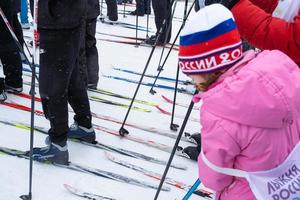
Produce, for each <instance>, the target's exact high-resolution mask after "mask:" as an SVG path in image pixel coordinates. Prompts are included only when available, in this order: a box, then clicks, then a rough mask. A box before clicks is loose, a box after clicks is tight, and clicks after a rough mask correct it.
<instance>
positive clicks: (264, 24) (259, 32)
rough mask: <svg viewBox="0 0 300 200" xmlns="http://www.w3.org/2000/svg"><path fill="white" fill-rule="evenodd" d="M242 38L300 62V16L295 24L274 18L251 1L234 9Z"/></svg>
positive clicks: (241, 1) (243, 2)
mask: <svg viewBox="0 0 300 200" xmlns="http://www.w3.org/2000/svg"><path fill="white" fill-rule="evenodd" d="M231 11H232V13H233V15H234V18H235V20H236V23H237V26H238V30H239V32H240V34H241V36H242V37H243V38H244V39H245V40H247V41H248V42H249V43H250V44H252V45H253V46H255V47H258V48H260V49H264V50H265V49H278V50H281V51H282V52H284V53H286V54H287V55H288V56H290V57H291V58H292V59H293V60H294V61H295V62H297V63H299V62H300V15H299V14H298V16H296V17H295V21H294V22H293V23H288V22H286V21H284V20H282V19H279V18H276V17H272V15H271V14H270V13H266V12H265V11H264V10H263V9H261V8H259V7H258V6H256V5H255V4H253V3H252V2H251V1H249V0H240V2H239V3H237V4H236V5H235V6H234V7H233V8H232V10H231Z"/></svg>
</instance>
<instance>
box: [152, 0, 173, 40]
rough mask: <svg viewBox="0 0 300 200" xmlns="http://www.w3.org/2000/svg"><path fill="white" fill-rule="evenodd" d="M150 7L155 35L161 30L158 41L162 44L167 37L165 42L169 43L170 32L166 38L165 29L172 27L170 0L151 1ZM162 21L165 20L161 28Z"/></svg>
mask: <svg viewBox="0 0 300 200" xmlns="http://www.w3.org/2000/svg"><path fill="white" fill-rule="evenodd" d="M152 6H153V11H154V15H155V19H154V20H155V25H156V29H157V33H158V32H159V30H160V29H161V28H163V30H162V34H161V36H160V38H159V41H160V42H164V40H165V38H166V37H167V42H169V41H170V39H171V31H170V33H169V34H168V36H167V29H168V28H167V27H168V26H171V27H172V22H171V20H170V17H171V12H172V7H171V2H170V0H152ZM164 20H166V25H165V26H164V27H163V22H164ZM170 30H172V28H170Z"/></svg>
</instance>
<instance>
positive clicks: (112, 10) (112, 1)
mask: <svg viewBox="0 0 300 200" xmlns="http://www.w3.org/2000/svg"><path fill="white" fill-rule="evenodd" d="M105 2H106V5H107V16H108V18H109V19H110V20H111V21H117V20H118V6H117V0H105Z"/></svg>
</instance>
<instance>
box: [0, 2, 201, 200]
mask: <svg viewBox="0 0 300 200" xmlns="http://www.w3.org/2000/svg"><path fill="white" fill-rule="evenodd" d="M189 5H191V4H189ZM126 9H127V10H133V9H135V8H134V7H132V6H130V7H129V6H128V7H126ZM119 10H120V11H121V10H123V6H119ZM103 12H104V13H106V9H104V10H103ZM183 12H184V2H183V1H181V2H178V3H177V9H176V13H175V16H177V17H182V16H183ZM152 13H153V12H152ZM135 20H136V18H135V16H128V15H127V17H126V18H123V15H121V14H119V21H121V22H126V23H131V24H135ZM146 21H147V17H146V16H145V17H139V25H141V26H146ZM149 23H150V24H149V26H150V27H151V29H152V31H155V30H156V29H155V24H154V19H153V18H150V20H149ZM180 25H181V23H180V22H178V20H175V21H174V22H173V29H172V38H173V39H174V37H175V36H176V33H177V31H178V30H179V27H180ZM97 31H98V32H103V33H108V34H109V33H113V34H117V35H124V36H132V37H135V30H132V29H127V28H124V27H121V26H118V25H107V24H103V23H101V22H100V21H98V23H97ZM32 34H33V32H32V29H31V30H30V31H28V30H25V31H24V35H32ZM149 35H150V34H149ZM96 36H97V38H107V39H119V40H129V41H135V40H131V39H122V38H117V37H113V36H108V35H100V34H97V35H96ZM138 37H146V32H143V31H139V32H138ZM173 39H172V40H171V41H173ZM176 43H178V41H177V42H176ZM97 48H98V53H99V63H100V74H99V78H100V80H99V84H98V88H103V89H108V90H110V91H113V92H116V93H120V94H122V95H126V96H132V95H133V93H134V91H135V89H136V85H135V84H131V83H127V82H122V81H118V80H113V79H108V78H104V77H103V76H101V73H103V74H109V75H115V76H125V77H127V78H131V79H135V80H139V76H137V75H132V74H124V73H123V72H118V71H116V70H113V69H112V67H113V66H128V69H129V70H134V71H137V72H142V71H143V69H144V67H145V64H146V61H147V59H148V56H149V54H150V51H151V48H149V47H143V46H140V47H134V46H132V45H127V44H119V43H111V42H105V41H100V40H98V43H97ZM161 50H162V48H161V47H158V48H157V49H156V51H155V52H154V55H153V58H152V60H151V62H150V65H149V68H148V70H147V73H148V74H157V71H156V69H157V66H158V63H159V58H160V54H161ZM167 51H168V49H166V51H165V55H166V52H167ZM177 55H178V52H177V51H173V52H171V54H170V58H169V59H168V61H167V63H166V65H165V68H164V71H163V72H162V73H161V75H162V76H166V77H175V76H176V68H177ZM29 60H31V59H29ZM0 74H1V75H2V74H3V73H2V69H1V70H0ZM23 79H24V80H26V81H30V77H27V76H23ZM180 79H181V80H188V78H187V77H186V76H184V75H183V74H180ZM144 80H145V81H147V82H153V79H152V78H146V77H145V79H144ZM157 83H159V84H165V85H169V86H174V83H170V82H166V81H162V80H158V81H157ZM29 89H30V88H29V86H28V85H24V92H25V93H28V92H29ZM149 89H150V88H149V87H146V86H141V87H140V90H139V93H138V95H137V99H141V100H147V101H151V102H155V103H158V104H159V105H161V106H163V107H164V108H166V109H168V110H170V111H171V109H172V106H171V104H169V103H166V102H165V101H164V100H163V99H162V98H161V97H160V95H162V94H163V95H167V96H168V97H170V98H172V97H173V92H172V91H169V90H165V89H159V88H155V90H156V91H157V94H156V95H151V94H150V93H149ZM37 92H38V91H37ZM93 95H94V96H99V97H105V98H106V99H111V100H114V101H118V102H121V103H126V104H129V103H130V102H129V101H128V100H125V99H120V98H115V97H111V96H104V95H101V94H97V93H93ZM177 96H178V101H179V102H185V103H186V104H189V102H190V101H191V96H190V95H186V94H181V93H178V94H177ZM8 99H9V100H12V101H14V102H17V103H21V104H25V105H27V106H30V100H27V99H24V98H20V97H18V96H15V95H10V94H9V95H8ZM90 104H91V109H92V112H95V113H101V114H104V115H109V116H113V117H115V118H118V119H121V120H123V119H124V116H125V114H126V111H127V108H122V107H117V106H112V105H107V104H102V103H99V102H94V101H90ZM134 105H137V106H142V107H145V108H148V109H152V112H150V113H145V112H140V111H135V110H131V111H130V115H129V117H128V119H127V121H128V122H134V123H138V124H140V125H143V124H144V125H147V126H153V127H157V128H161V129H164V130H168V128H169V124H170V117H169V116H167V115H163V114H160V113H159V112H155V108H154V107H151V106H147V105H143V104H138V103H135V104H134ZM36 109H38V110H42V107H41V104H40V103H38V102H36ZM0 110H1V119H2V120H3V119H7V120H10V121H11V120H14V121H18V122H23V123H27V124H29V123H30V113H28V112H25V111H20V110H17V109H13V108H9V107H6V106H3V105H0ZM186 110H187V109H186V108H183V107H180V106H178V107H176V113H178V114H180V115H185V113H186ZM192 116H193V117H194V118H198V119H199V111H197V110H194V111H193V112H192ZM72 118H73V114H72V113H69V124H71V123H72V122H73V120H72ZM182 121H183V120H182V119H180V118H175V120H174V122H175V123H176V124H179V125H181V123H182ZM93 123H94V124H99V125H101V126H105V127H108V128H111V129H115V130H119V128H120V125H118V124H115V123H111V122H108V121H103V120H100V119H96V118H93ZM35 125H36V126H42V127H47V128H48V127H49V123H48V121H47V120H46V119H45V118H44V117H38V116H35ZM125 128H126V129H127V130H129V132H130V134H131V135H132V136H138V137H142V138H145V139H151V140H156V141H158V142H159V143H163V144H166V145H168V146H173V145H174V143H175V140H174V139H171V138H169V137H164V136H160V135H157V134H152V133H147V132H146V131H142V130H139V129H134V128H130V127H126V126H125ZM185 130H186V131H188V132H190V133H193V132H199V130H200V124H199V123H195V122H192V121H191V122H189V123H188V124H187V127H186V129H185ZM170 132H171V131H170ZM174 134H176V133H174ZM29 136H30V134H29V131H28V130H24V129H20V128H17V127H13V126H8V125H4V124H0V146H3V147H9V148H14V149H19V150H22V151H25V150H28V149H29V141H30V140H29ZM44 140H45V135H44V134H40V133H38V132H35V135H34V146H35V147H38V146H44V145H45V144H44ZM97 140H98V141H100V142H102V143H104V144H110V145H113V146H117V147H119V148H123V149H128V150H132V151H136V152H139V153H144V154H145V155H149V156H152V157H156V158H159V159H163V160H166V161H167V160H168V159H169V156H170V154H169V153H166V152H163V151H160V150H158V149H154V148H151V147H148V146H145V145H143V144H139V143H136V142H132V141H129V140H123V139H122V138H118V137H115V136H111V135H108V134H106V133H101V132H100V131H97ZM180 145H181V146H184V147H185V146H187V145H191V144H189V143H186V142H181V143H180ZM68 148H69V153H70V160H71V161H72V162H76V163H79V164H83V165H86V166H90V167H93V168H98V169H103V170H106V171H111V172H115V173H119V174H124V175H126V176H130V177H133V178H136V179H139V180H143V181H146V182H150V183H155V184H157V185H158V184H159V181H156V180H153V179H151V178H149V177H147V176H145V175H142V174H140V173H138V172H135V171H133V170H131V169H127V168H125V167H122V166H120V165H117V164H114V163H113V162H111V161H109V160H108V159H106V157H105V155H104V151H103V150H101V149H97V148H93V147H89V146H86V145H82V144H79V143H75V142H71V141H68ZM118 156H119V157H122V159H123V160H127V161H128V162H131V163H133V164H135V165H139V166H141V167H143V168H145V169H148V170H151V171H154V172H156V173H160V174H162V173H163V171H164V169H165V166H162V165H158V164H154V163H150V162H147V161H143V160H139V159H135V158H130V157H126V156H122V155H119V154H118ZM173 162H174V163H180V164H182V165H185V166H187V167H188V170H186V171H183V170H178V169H174V168H170V170H169V173H168V177H172V178H173V179H174V180H177V181H180V182H183V183H186V184H188V185H192V184H193V183H194V182H195V180H196V178H197V174H198V169H197V163H196V162H193V161H189V160H187V159H185V158H181V157H178V156H175V157H174V161H173ZM0 163H1V164H0V171H1V172H0V177H1V178H0V200H14V199H19V196H20V195H23V194H27V193H28V182H29V180H28V172H29V161H28V160H26V159H20V158H16V157H13V156H8V155H4V154H0ZM64 183H67V184H70V185H73V186H74V187H77V188H79V189H81V190H83V191H86V192H91V193H94V194H98V195H101V196H107V197H111V198H115V199H120V200H140V199H141V198H143V200H150V199H153V198H154V195H155V193H156V190H153V189H146V188H141V187H137V186H134V185H130V184H126V183H120V182H116V181H112V180H109V179H106V178H101V177H97V176H93V175H89V174H84V173H79V172H76V171H71V170H67V169H63V168H59V167H55V166H52V165H46V164H41V163H36V162H34V165H33V186H32V194H33V199H34V200H53V199H55V200H73V199H81V198H80V197H76V196H74V195H73V194H71V193H70V192H68V191H67V190H66V189H65V188H64V186H63V184H64ZM184 195H185V191H182V190H180V189H178V188H175V187H173V186H171V191H170V192H163V191H162V192H161V193H160V196H159V199H163V200H172V199H173V200H174V199H181V198H182V197H183V196H184ZM190 199H191V200H201V199H204V198H201V197H199V196H196V195H193V196H192V197H191V198H190Z"/></svg>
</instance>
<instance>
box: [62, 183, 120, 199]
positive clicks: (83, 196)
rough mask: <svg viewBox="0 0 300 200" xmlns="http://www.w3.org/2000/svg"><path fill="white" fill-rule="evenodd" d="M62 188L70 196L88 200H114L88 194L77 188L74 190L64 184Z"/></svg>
mask: <svg viewBox="0 0 300 200" xmlns="http://www.w3.org/2000/svg"><path fill="white" fill-rule="evenodd" d="M64 187H65V188H66V189H67V190H68V191H69V192H70V193H72V194H74V195H76V196H79V197H82V198H85V199H90V200H116V199H113V198H110V197H104V196H101V195H98V194H92V193H90V192H84V191H82V190H80V189H78V188H75V187H73V186H71V185H69V184H64Z"/></svg>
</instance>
